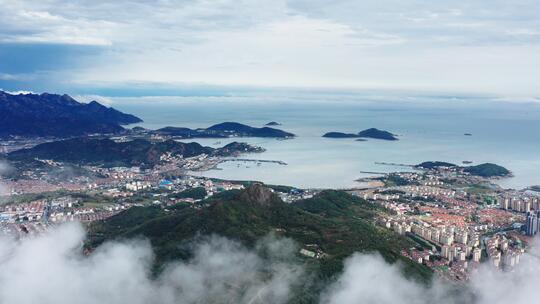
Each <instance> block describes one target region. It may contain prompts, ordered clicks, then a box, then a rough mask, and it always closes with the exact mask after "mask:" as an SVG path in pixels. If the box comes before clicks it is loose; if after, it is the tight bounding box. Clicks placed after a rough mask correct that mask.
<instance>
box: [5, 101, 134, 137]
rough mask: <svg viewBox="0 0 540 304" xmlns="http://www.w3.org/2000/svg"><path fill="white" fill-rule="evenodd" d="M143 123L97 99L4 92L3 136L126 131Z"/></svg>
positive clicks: (52, 135) (58, 135)
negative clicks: (125, 129) (88, 100)
mask: <svg viewBox="0 0 540 304" xmlns="http://www.w3.org/2000/svg"><path fill="white" fill-rule="evenodd" d="M138 122H142V120H141V119H140V118H138V117H136V116H134V115H131V114H125V113H122V112H120V111H118V110H116V109H114V108H111V107H106V106H104V105H102V104H100V103H98V102H97V101H92V102H90V103H81V102H78V101H76V100H75V99H73V98H72V97H71V96H69V95H66V94H64V95H57V94H49V93H42V94H17V95H14V94H9V93H7V92H4V91H0V138H7V137H12V136H21V137H48V136H51V137H69V136H80V135H87V134H96V133H99V134H106V133H118V132H122V131H123V130H124V128H123V127H122V125H126V124H132V123H138Z"/></svg>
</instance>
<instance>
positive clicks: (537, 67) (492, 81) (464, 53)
mask: <svg viewBox="0 0 540 304" xmlns="http://www.w3.org/2000/svg"><path fill="white" fill-rule="evenodd" d="M0 7H1V8H2V9H1V10H0V88H3V89H6V90H11V91H16V90H30V91H37V92H40V91H52V92H68V93H78V94H99V95H130V94H131V95H160V94H163V93H164V92H165V93H167V94H179V95H182V94H187V95H189V94H202V95H204V94H208V95H211V94H223V93H226V92H228V91H242V90H250V89H254V88H302V89H311V88H314V89H318V90H368V89H369V90H406V91H418V92H430V93H433V92H440V93H445V94H450V93H455V94H467V93H470V94H488V95H494V96H501V97H505V98H513V97H515V98H535V97H536V98H538V96H540V85H539V82H540V81H539V79H540V55H539V54H540V1H538V0H513V1H503V0H490V1H488V0H466V1H465V0H454V1H442V0H441V1H420V0H411V1H404V0H401V1H398V0H377V1H374V0H363V1H358V0H288V1H286V0H259V1H245V0H215V1H209V0H199V1H188V0H178V1H175V0H161V1H124V0H117V1H100V0H71V1H67V0H40V1H26V0H15V1H12V0H0Z"/></svg>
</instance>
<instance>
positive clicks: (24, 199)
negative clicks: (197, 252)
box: [0, 153, 540, 282]
mask: <svg viewBox="0 0 540 304" xmlns="http://www.w3.org/2000/svg"><path fill="white" fill-rule="evenodd" d="M230 160H234V161H244V162H257V163H260V162H264V161H261V160H252V159H238V158H230V157H219V156H211V155H207V154H202V155H197V156H194V157H186V158H183V157H181V156H177V155H171V154H170V153H164V154H163V155H161V156H160V158H159V163H158V164H156V165H155V166H154V167H151V168H144V167H141V166H132V167H104V166H99V165H79V166H75V167H72V164H68V163H62V162H59V161H54V160H50V159H38V158H36V159H34V161H35V162H37V163H39V164H40V166H37V167H32V168H27V169H25V170H23V171H22V172H20V174H19V175H18V178H2V179H1V180H0V183H1V185H2V189H3V196H2V200H3V201H4V203H3V204H2V205H0V233H3V234H10V235H14V236H15V237H25V236H26V235H34V234H39V233H42V232H44V231H46V230H47V229H49V228H50V227H53V226H54V225H58V224H60V223H64V222H71V221H78V222H82V223H91V222H94V221H100V220H104V219H107V218H110V217H111V216H114V215H116V214H118V213H120V212H122V211H124V210H127V209H129V208H132V207H134V206H150V205H155V206H160V207H161V208H164V209H167V208H171V207H174V206H175V205H178V204H185V205H186V206H189V207H191V208H204V205H201V204H198V202H201V201H203V200H205V199H207V198H210V197H212V196H213V195H215V194H218V193H220V192H223V191H229V190H240V189H243V188H244V187H245V186H246V185H247V184H248V183H249V182H248V181H244V182H240V181H226V180H218V179H212V178H207V177H202V176H200V175H199V174H197V172H201V171H206V170H209V169H211V168H215V166H217V164H219V163H221V162H224V161H230ZM283 165H286V164H284V163H283ZM66 170H67V171H69V172H70V174H69V175H66V174H65V171H66ZM368 180H369V181H370V182H369V183H367V184H366V183H359V186H358V187H355V188H353V189H344V190H345V191H347V192H348V193H350V194H352V195H355V196H358V197H360V198H362V199H364V200H365V201H367V202H369V203H371V204H375V205H377V206H380V207H381V208H382V209H384V210H385V212H380V213H379V214H378V217H377V218H376V220H375V222H374V224H375V225H377V226H379V227H381V229H388V230H391V231H394V232H395V233H397V234H399V235H401V236H403V237H404V238H406V239H408V240H409V241H410V242H411V244H412V245H411V247H410V248H408V249H405V250H403V251H402V252H401V254H402V255H403V256H404V257H406V258H409V259H411V260H413V261H414V262H416V263H420V264H423V265H426V266H427V267H429V268H431V269H432V270H433V271H434V272H436V273H438V274H439V275H440V276H441V277H444V278H446V279H449V280H452V281H458V282H460V281H466V280H468V279H469V277H470V275H471V273H473V272H474V270H475V269H477V268H478V267H479V266H480V264H481V263H489V264H490V265H492V266H493V267H495V268H497V269H501V270H503V271H504V270H511V269H512V268H513V267H515V266H516V265H517V264H519V261H520V257H521V255H522V254H523V253H524V252H525V251H526V250H527V246H528V244H529V243H530V241H531V238H532V237H533V236H534V235H536V234H537V233H538V229H539V217H540V196H539V193H538V192H535V191H531V190H520V191H517V190H505V189H502V188H501V187H499V186H497V185H496V184H494V183H493V182H492V180H491V179H489V178H485V177H478V176H475V175H472V174H470V173H467V172H465V171H463V170H459V169H456V167H453V166H444V163H443V164H441V165H438V166H433V167H430V168H427V169H426V168H413V170H411V172H399V173H389V174H385V175H382V176H375V177H371V178H368ZM270 187H271V189H273V191H275V192H277V193H278V194H279V195H280V197H281V198H282V200H283V201H284V202H286V203H293V202H295V201H298V200H302V199H306V198H311V197H313V196H314V195H316V194H317V193H318V192H320V191H322V189H297V188H294V187H286V186H270ZM299 253H300V254H301V255H303V256H305V257H307V258H317V259H319V258H324V252H322V250H320V248H318V245H317V244H305V246H304V248H303V249H301V251H300V252H299Z"/></svg>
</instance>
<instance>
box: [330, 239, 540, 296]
mask: <svg viewBox="0 0 540 304" xmlns="http://www.w3.org/2000/svg"><path fill="white" fill-rule="evenodd" d="M539 284H540V263H539V257H538V248H537V247H533V248H532V249H531V251H530V252H529V253H526V254H525V255H524V256H523V257H522V258H521V263H520V264H519V265H518V266H517V267H515V269H514V270H512V271H506V272H503V271H500V270H496V269H494V268H493V267H492V266H490V265H489V263H487V264H483V265H482V266H481V267H480V268H479V269H478V270H477V271H476V272H475V273H474V274H473V276H472V279H471V281H470V282H468V283H467V285H464V286H451V285H450V283H449V282H447V281H440V280H435V281H434V282H433V283H432V284H431V285H430V286H425V285H422V284H419V283H417V282H415V281H411V280H409V279H406V278H404V276H403V275H402V272H401V268H400V266H399V265H397V264H394V265H388V264H387V263H386V262H385V261H384V260H383V259H382V258H381V257H380V256H379V255H360V254H355V255H353V256H352V257H350V258H349V259H348V260H347V261H346V262H345V270H344V272H343V274H342V275H341V276H340V277H339V278H338V280H337V281H336V283H334V284H333V285H331V286H330V287H329V288H328V289H327V291H326V292H325V293H324V294H323V296H322V299H321V304H338V303H339V304H357V303H380V304H386V303H388V304H393V303H402V304H428V303H441V304H452V303H473V304H506V303H514V304H527V303H530V301H531V296H533V297H534V294H535V293H536V289H537V286H538V285H539Z"/></svg>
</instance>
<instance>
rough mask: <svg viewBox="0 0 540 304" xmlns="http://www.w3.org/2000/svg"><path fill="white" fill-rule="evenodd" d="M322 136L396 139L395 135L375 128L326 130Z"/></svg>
mask: <svg viewBox="0 0 540 304" xmlns="http://www.w3.org/2000/svg"><path fill="white" fill-rule="evenodd" d="M323 137H327V138H359V139H362V138H371V139H381V140H390V141H393V140H398V138H397V137H396V135H394V134H392V133H390V132H388V131H384V130H379V129H377V128H370V129H365V130H363V131H360V132H358V133H343V132H328V133H325V134H324V135H323Z"/></svg>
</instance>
